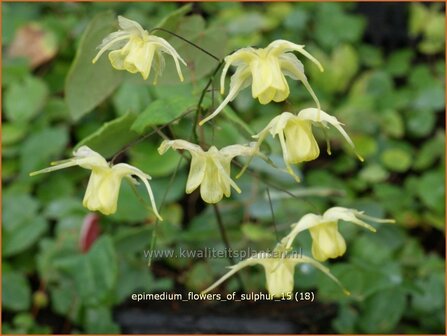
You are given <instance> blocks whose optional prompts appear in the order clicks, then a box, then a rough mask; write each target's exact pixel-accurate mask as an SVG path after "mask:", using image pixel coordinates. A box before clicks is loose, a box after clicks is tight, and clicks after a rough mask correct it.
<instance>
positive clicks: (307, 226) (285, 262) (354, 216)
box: [204, 207, 394, 297]
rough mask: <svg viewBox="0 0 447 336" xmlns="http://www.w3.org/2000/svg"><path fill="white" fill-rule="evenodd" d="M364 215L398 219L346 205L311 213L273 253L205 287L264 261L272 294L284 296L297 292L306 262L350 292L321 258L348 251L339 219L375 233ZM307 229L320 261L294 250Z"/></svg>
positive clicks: (261, 255) (241, 265) (239, 266)
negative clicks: (297, 278) (297, 270)
mask: <svg viewBox="0 0 447 336" xmlns="http://www.w3.org/2000/svg"><path fill="white" fill-rule="evenodd" d="M361 218H363V219H367V220H370V221H374V222H379V223H392V222H394V221H393V220H389V219H379V218H375V217H370V216H367V215H365V214H363V212H360V211H357V210H355V209H348V208H342V207H334V208H330V209H328V210H327V211H326V212H325V213H324V214H323V215H322V216H318V215H315V214H307V215H305V216H303V217H302V218H301V220H300V221H298V222H297V223H295V224H292V231H291V232H290V233H289V234H288V235H287V236H285V237H284V238H283V239H281V241H280V242H279V243H278V244H277V245H276V247H275V248H274V250H273V252H272V253H259V254H257V255H255V256H253V257H251V258H248V259H245V260H243V261H241V262H239V263H238V264H236V265H235V266H232V267H230V271H229V272H227V273H226V274H225V275H223V276H222V277H221V278H220V279H219V280H217V281H216V282H215V283H214V284H212V285H211V286H210V287H208V288H207V289H205V290H204V293H207V292H209V291H211V290H213V289H214V288H216V287H217V286H219V285H220V284H221V283H222V282H224V281H225V280H226V279H228V278H229V277H231V276H232V275H233V274H235V273H236V272H238V271H240V270H241V269H242V268H245V267H247V266H254V265H257V264H260V265H262V266H263V267H264V270H265V277H266V281H267V290H268V292H269V294H270V295H271V296H272V297H284V296H285V295H287V294H289V293H290V292H292V291H293V287H294V272H295V266H296V265H297V264H303V263H304V264H310V265H312V266H314V267H315V268H317V269H319V270H320V271H322V272H323V273H325V274H326V275H327V276H328V277H329V278H331V279H332V280H333V281H335V282H336V283H337V284H338V285H339V286H340V287H341V288H342V289H343V291H344V292H345V293H346V294H347V295H349V291H348V290H346V289H345V288H343V286H342V285H341V283H340V281H339V280H338V279H337V278H336V277H335V276H334V275H333V274H332V273H331V272H330V271H329V269H328V268H326V267H325V266H323V265H322V264H320V263H319V262H318V261H317V260H319V261H325V260H326V259H328V258H337V257H341V256H342V255H343V254H344V253H345V252H346V243H345V240H344V238H343V236H342V235H341V234H340V232H338V227H337V224H338V221H339V220H344V221H347V222H352V223H354V224H357V225H360V226H363V227H365V228H367V229H369V230H371V231H373V232H375V231H376V229H375V228H374V227H372V226H371V225H369V224H367V223H365V222H364V221H362V220H361ZM304 230H309V232H310V234H311V237H312V255H313V257H314V258H315V259H316V260H314V259H312V258H310V257H307V256H304V255H301V254H298V255H297V254H296V253H290V250H291V246H292V243H293V240H294V239H295V237H296V236H297V235H298V234H299V233H300V232H302V231H304Z"/></svg>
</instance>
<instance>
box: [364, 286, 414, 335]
mask: <svg viewBox="0 0 447 336" xmlns="http://www.w3.org/2000/svg"><path fill="white" fill-rule="evenodd" d="M363 306H364V307H365V308H364V311H363V312H362V315H361V317H360V319H359V326H360V328H361V329H362V330H363V331H364V332H366V333H391V332H393V330H394V328H395V327H396V325H397V323H398V322H399V320H400V319H401V317H402V314H403V313H404V311H405V308H406V306H407V300H406V294H405V292H404V291H403V290H402V289H400V288H399V287H394V288H388V289H384V290H382V291H380V292H377V293H375V294H374V295H372V296H371V297H369V298H368V299H367V300H366V301H365V303H364V305H363Z"/></svg>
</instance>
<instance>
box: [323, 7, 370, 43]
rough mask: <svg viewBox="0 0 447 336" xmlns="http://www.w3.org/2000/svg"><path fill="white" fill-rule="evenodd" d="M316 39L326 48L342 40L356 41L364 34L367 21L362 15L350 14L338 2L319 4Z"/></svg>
mask: <svg viewBox="0 0 447 336" xmlns="http://www.w3.org/2000/svg"><path fill="white" fill-rule="evenodd" d="M316 22H318V24H317V25H315V35H314V36H315V39H316V40H317V41H318V42H319V43H320V44H321V45H322V46H324V47H326V48H328V49H329V48H333V47H335V46H337V45H338V44H340V43H341V42H349V43H352V42H355V41H357V40H359V39H360V38H361V36H362V34H363V29H364V26H365V21H364V19H363V18H362V17H359V16H354V15H349V14H347V13H346V12H344V11H343V10H342V8H341V6H340V4H337V3H324V4H323V3H322V4H320V5H319V6H318V11H317V17H316Z"/></svg>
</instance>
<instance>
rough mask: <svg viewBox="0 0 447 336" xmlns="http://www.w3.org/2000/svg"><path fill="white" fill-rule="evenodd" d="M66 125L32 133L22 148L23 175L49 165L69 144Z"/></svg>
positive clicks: (21, 163)
mask: <svg viewBox="0 0 447 336" xmlns="http://www.w3.org/2000/svg"><path fill="white" fill-rule="evenodd" d="M67 142H68V134H67V130H66V129H65V127H55V128H45V129H43V130H41V131H37V132H35V133H32V134H31V135H30V136H29V137H28V138H27V139H26V140H25V141H24V143H23V146H22V147H21V148H20V150H21V152H20V168H21V173H22V174H23V175H28V174H29V173H31V172H32V171H35V170H38V169H42V168H45V167H48V166H49V163H50V161H52V160H54V159H56V158H57V155H59V154H60V153H61V152H62V151H63V150H64V149H65V146H66V145H67Z"/></svg>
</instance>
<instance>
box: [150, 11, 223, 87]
mask: <svg viewBox="0 0 447 336" xmlns="http://www.w3.org/2000/svg"><path fill="white" fill-rule="evenodd" d="M173 32H174V33H176V34H178V35H180V36H182V37H184V38H186V39H188V40H189V41H191V42H193V43H195V44H196V45H198V46H200V47H201V48H202V49H204V50H207V51H209V52H211V53H212V54H213V55H215V56H216V57H217V58H218V59H219V60H220V59H222V58H223V57H224V56H225V54H226V53H227V50H226V46H227V37H226V31H225V29H222V27H220V26H212V27H208V28H207V27H206V24H205V20H204V19H203V18H202V17H201V16H198V15H192V16H187V17H184V18H183V19H182V20H180V22H179V23H178V24H177V25H176V27H175V29H173ZM155 35H162V34H161V33H159V32H155ZM163 36H164V37H166V40H167V41H168V42H169V43H170V44H171V45H172V46H173V47H174V48H175V49H176V50H177V52H178V53H179V55H180V56H181V57H182V58H183V59H184V60H185V62H186V64H187V65H188V68H187V69H186V68H185V66H184V65H181V67H182V72H183V75H184V82H183V83H189V82H193V83H197V81H198V80H199V79H201V78H203V77H204V76H206V75H208V74H209V73H210V72H212V71H213V70H214V69H215V68H216V67H217V65H218V64H219V61H218V60H216V59H214V58H212V57H211V56H209V55H207V54H206V53H204V52H203V51H201V50H199V49H197V48H196V47H194V46H192V45H190V44H189V43H186V42H184V41H182V40H180V39H179V38H177V37H174V36H172V35H171V36H169V35H163ZM165 60H166V67H165V69H164V71H163V74H162V75H161V77H160V79H159V81H158V85H163V84H166V85H172V84H178V83H180V79H179V77H178V74H177V70H176V68H175V64H174V62H173V60H172V57H165ZM149 80H150V79H149Z"/></svg>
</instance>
